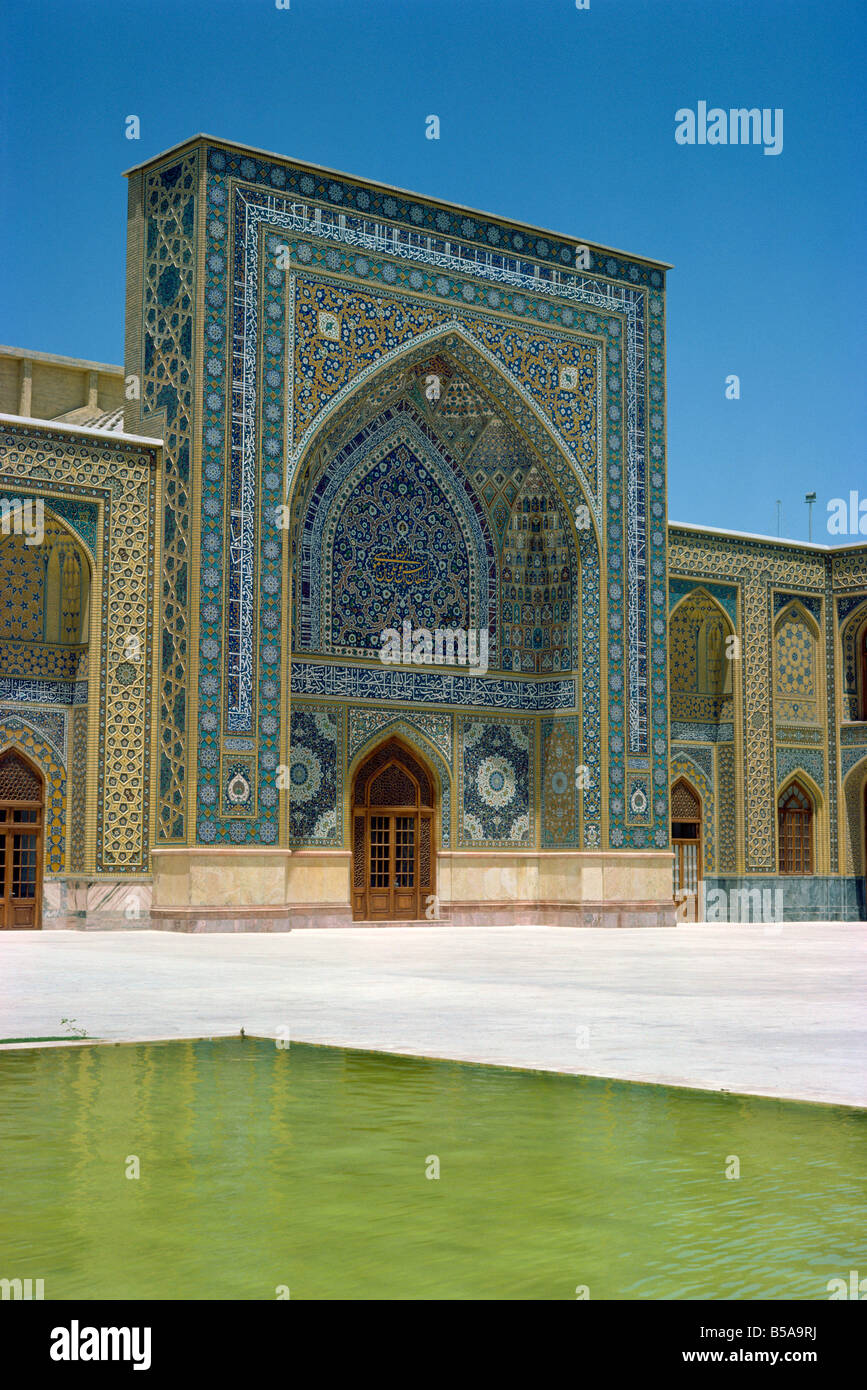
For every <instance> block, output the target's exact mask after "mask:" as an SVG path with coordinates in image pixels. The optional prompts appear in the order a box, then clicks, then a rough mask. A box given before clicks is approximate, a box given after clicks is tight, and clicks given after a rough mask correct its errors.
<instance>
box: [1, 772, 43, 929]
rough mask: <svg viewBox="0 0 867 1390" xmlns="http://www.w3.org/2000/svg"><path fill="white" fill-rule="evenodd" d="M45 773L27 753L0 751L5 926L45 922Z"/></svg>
mask: <svg viewBox="0 0 867 1390" xmlns="http://www.w3.org/2000/svg"><path fill="white" fill-rule="evenodd" d="M43 820H44V793H43V783H42V777H41V776H40V774H39V773H38V772H37V771H36V769H35V768H34V767H32V766H31V764H30V763H29V762H28V761H27V759H26V758H24V757H23V756H22V755H21V754H19V753H17V752H15V751H14V750H13V749H9V750H8V751H7V752H6V753H4V754H3V755H2V757H0V928H6V929H12V930H19V931H20V930H22V929H28V928H29V929H33V928H38V927H41V926H42V831H43Z"/></svg>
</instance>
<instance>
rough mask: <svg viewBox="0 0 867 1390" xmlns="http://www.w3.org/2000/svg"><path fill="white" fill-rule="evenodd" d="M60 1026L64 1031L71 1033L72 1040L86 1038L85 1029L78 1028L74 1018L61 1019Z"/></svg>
mask: <svg viewBox="0 0 867 1390" xmlns="http://www.w3.org/2000/svg"><path fill="white" fill-rule="evenodd" d="M60 1024H61V1027H65V1028H66V1031H67V1032H68V1033H71V1034H72V1036H73V1037H74V1038H86V1037H87V1029H86V1028H81V1027H79V1025H78V1024H77V1023H76V1021H75V1019H74V1018H62V1019H61V1020H60Z"/></svg>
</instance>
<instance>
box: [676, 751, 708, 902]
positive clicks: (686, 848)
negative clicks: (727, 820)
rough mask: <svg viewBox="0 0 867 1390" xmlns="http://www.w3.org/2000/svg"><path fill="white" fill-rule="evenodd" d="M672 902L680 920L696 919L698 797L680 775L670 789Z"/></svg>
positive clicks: (699, 852) (698, 855) (698, 851)
mask: <svg viewBox="0 0 867 1390" xmlns="http://www.w3.org/2000/svg"><path fill="white" fill-rule="evenodd" d="M671 839H672V846H673V849H674V883H673V889H674V902H675V906H676V908H677V919H678V921H680V922H697V921H698V914H699V884H700V883H701V875H702V863H701V797H700V796H699V794H698V792H697V791H695V790H694V789H693V788H692V787H691V786H690V784H689V783H688V782H687V781H686V780H685V779H684V778H683V777H681V778H680V779H679V780H678V781H677V782H675V784H674V786H673V787H672V791H671Z"/></svg>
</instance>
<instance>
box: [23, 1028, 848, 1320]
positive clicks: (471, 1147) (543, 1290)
mask: <svg viewBox="0 0 867 1390" xmlns="http://www.w3.org/2000/svg"><path fill="white" fill-rule="evenodd" d="M865 1138H867V1116H865V1114H863V1113H861V1112H857V1111H847V1110H843V1109H838V1108H826V1107H822V1106H807V1105H795V1104H789V1103H784V1102H776V1101H764V1100H745V1099H742V1098H736V1097H730V1096H714V1095H702V1094H697V1093H695V1092H687V1091H682V1090H676V1089H666V1088H664V1087H646V1086H633V1085H629V1084H627V1083H625V1082H615V1081H600V1080H595V1079H590V1078H576V1077H566V1076H552V1075H541V1074H531V1073H525V1072H512V1071H504V1070H498V1069H496V1068H493V1067H476V1066H463V1065H458V1064H455V1063H450V1062H430V1061H423V1060H417V1059H412V1058H400V1057H386V1056H382V1055H379V1054H372V1053H363V1052H346V1051H342V1050H339V1049H332V1048H316V1047H304V1046H302V1045H297V1044H293V1045H292V1046H291V1048H288V1049H285V1050H284V1049H281V1048H277V1047H275V1045H274V1043H273V1042H266V1041H262V1040H255V1039H247V1040H246V1041H242V1040H240V1039H239V1040H238V1041H229V1042H225V1041H223V1042H196V1043H158V1044H148V1045H130V1046H121V1047H110V1046H93V1047H76V1048H70V1049H68V1050H66V1049H62V1048H45V1049H38V1048H34V1049H32V1050H20V1051H9V1052H6V1053H2V1054H0V1182H2V1193H0V1203H2V1207H0V1278H2V1277H5V1278H15V1277H20V1278H33V1279H36V1278H42V1279H44V1280H45V1297H46V1298H47V1299H52V1298H134V1299H145V1298H162V1299H165V1298H171V1299H229V1298H242V1299H273V1298H275V1297H276V1290H277V1287H278V1286H281V1285H282V1286H286V1287H288V1288H289V1290H290V1291H291V1297H292V1298H293V1299H297V1298H301V1299H304V1298H316V1299H332V1298H348V1299H375V1298H385V1299H388V1298H465V1299H474V1298H492V1299H509V1298H544V1299H574V1298H575V1296H576V1292H575V1291H576V1287H577V1286H579V1285H585V1286H587V1287H588V1288H589V1291H590V1297H591V1298H592V1299H601V1298H621V1299H638V1298H642V1299H690V1298H723V1299H732V1298H739V1299H751V1298H777V1299H793V1298H806V1299H827V1297H828V1292H827V1289H826V1285H827V1281H828V1280H829V1279H831V1278H834V1277H837V1276H842V1277H844V1278H847V1279H848V1272H849V1270H850V1269H857V1268H860V1269H861V1271H862V1272H863V1273H867V1254H865V1249H864V1244H863V1232H864V1228H865V1222H864V1207H863V1174H864V1171H865V1149H867V1143H865ZM130 1155H136V1156H137V1157H138V1159H139V1162H140V1173H141V1175H140V1177H139V1178H137V1179H135V1178H132V1179H131V1178H128V1177H127V1176H126V1171H127V1167H128V1166H131V1165H128V1162H127V1160H128V1156H130ZM434 1155H435V1156H436V1157H437V1158H438V1160H439V1170H440V1176H439V1178H438V1179H435V1178H428V1177H426V1169H428V1170H429V1171H432V1170H433V1164H432V1163H431V1162H430V1159H431V1156H434ZM730 1156H736V1157H737V1158H738V1159H739V1162H740V1174H741V1176H740V1178H739V1179H737V1180H730V1179H727V1178H726V1176H725V1169H726V1163H727V1160H728V1159H729V1157H730ZM859 1204H860V1206H859ZM859 1261H860V1263H859ZM284 1296H285V1295H284Z"/></svg>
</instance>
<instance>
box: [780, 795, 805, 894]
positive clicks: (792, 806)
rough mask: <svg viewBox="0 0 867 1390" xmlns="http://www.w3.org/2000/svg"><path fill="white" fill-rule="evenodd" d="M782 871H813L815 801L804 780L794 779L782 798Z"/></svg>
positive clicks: (799, 872)
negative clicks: (806, 788)
mask: <svg viewBox="0 0 867 1390" xmlns="http://www.w3.org/2000/svg"><path fill="white" fill-rule="evenodd" d="M778 814H779V832H780V834H779V839H780V873H781V874H811V873H812V872H813V803H812V801H811V799H810V796H809V795H808V793H807V792H806V791H805V790H804V788H803V787H802V786H801V784H800V782H792V784H791V786H789V787H787V788H786V790H785V791H784V792H783V795H782V796H781V797H780V800H779V807H778Z"/></svg>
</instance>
